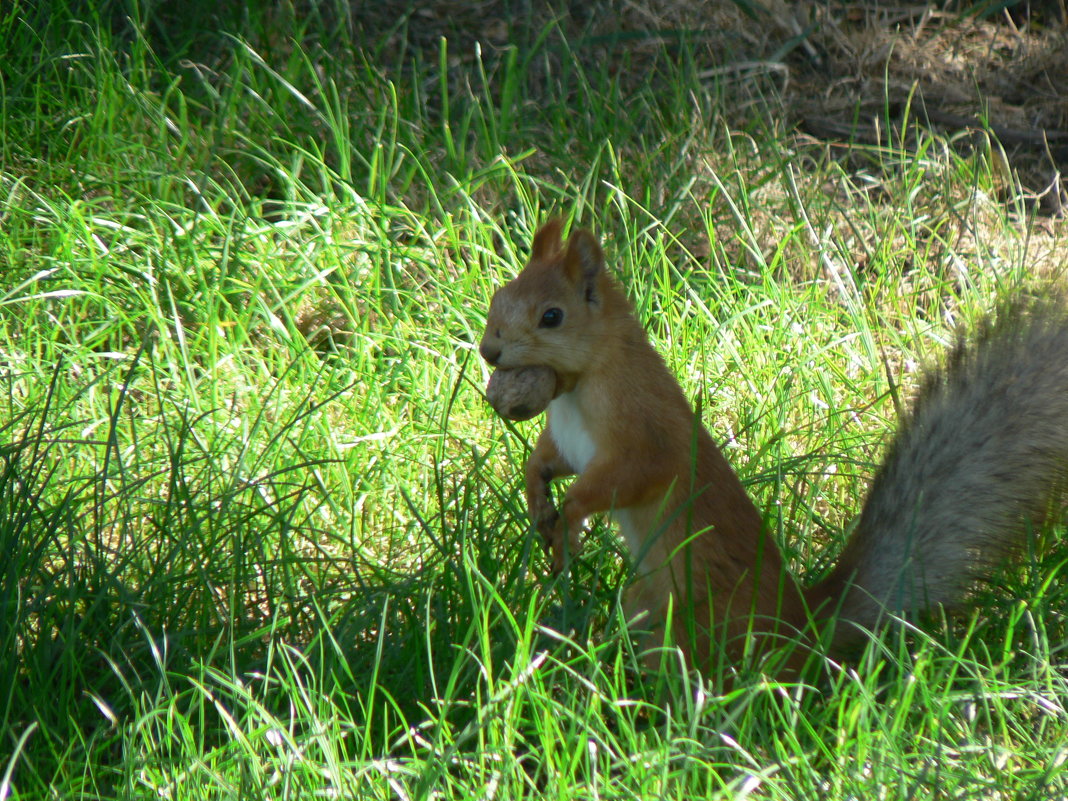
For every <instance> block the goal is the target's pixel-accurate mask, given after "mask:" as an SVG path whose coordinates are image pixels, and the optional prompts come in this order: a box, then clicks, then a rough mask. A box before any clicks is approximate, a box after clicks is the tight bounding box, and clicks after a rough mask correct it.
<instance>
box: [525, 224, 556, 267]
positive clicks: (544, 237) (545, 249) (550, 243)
mask: <svg viewBox="0 0 1068 801" xmlns="http://www.w3.org/2000/svg"><path fill="white" fill-rule="evenodd" d="M563 228H564V221H563V220H561V219H560V218H559V217H554V218H552V219H551V220H549V221H548V222H546V223H545V224H544V225H543V226H542V227H541V228H539V229H538V231H537V233H536V234H534V241H533V242H531V244H530V258H531V259H532V260H533V259H548V258H549V257H551V256H554V255H556V254H557V253H559V252H560V250H562V249H563V246H564V243H563V241H562V240H561V238H560V232H561V231H562V230H563Z"/></svg>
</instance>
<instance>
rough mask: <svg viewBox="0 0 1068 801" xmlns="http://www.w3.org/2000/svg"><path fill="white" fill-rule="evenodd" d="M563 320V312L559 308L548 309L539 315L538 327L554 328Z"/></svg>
mask: <svg viewBox="0 0 1068 801" xmlns="http://www.w3.org/2000/svg"><path fill="white" fill-rule="evenodd" d="M563 321H564V313H563V311H561V310H560V309H557V308H552V309H549V310H548V311H547V312H545V314H543V315H542V316H541V321H540V322H539V323H538V328H556V326H558V325H560V323H562V322H563Z"/></svg>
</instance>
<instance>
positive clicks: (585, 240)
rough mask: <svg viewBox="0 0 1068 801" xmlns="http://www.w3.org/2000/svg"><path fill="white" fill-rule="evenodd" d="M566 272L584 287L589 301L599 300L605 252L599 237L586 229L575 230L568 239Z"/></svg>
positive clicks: (565, 256) (572, 279)
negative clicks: (598, 239)
mask: <svg viewBox="0 0 1068 801" xmlns="http://www.w3.org/2000/svg"><path fill="white" fill-rule="evenodd" d="M564 272H565V273H567V276H568V278H570V279H571V281H572V282H573V283H575V284H578V285H579V286H581V287H583V290H584V291H585V295H586V302H587V303H594V302H596V300H597V278H598V276H600V274H601V273H602V272H604V252H603V251H602V250H601V243H600V242H598V241H597V237H596V236H594V235H593V234H592V233H590V232H589V231H586V230H579V231H575V232H574V233H572V234H571V238H570V239H569V240H568V241H567V253H566V254H565V255H564Z"/></svg>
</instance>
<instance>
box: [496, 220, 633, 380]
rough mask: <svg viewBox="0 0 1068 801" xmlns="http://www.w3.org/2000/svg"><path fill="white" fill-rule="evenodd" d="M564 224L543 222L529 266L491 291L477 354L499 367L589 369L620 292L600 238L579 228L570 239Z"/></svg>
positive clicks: (571, 372)
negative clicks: (562, 232) (564, 234)
mask: <svg viewBox="0 0 1068 801" xmlns="http://www.w3.org/2000/svg"><path fill="white" fill-rule="evenodd" d="M562 226H563V223H562V221H560V220H551V221H549V222H548V223H546V224H545V225H544V226H542V227H541V229H539V230H538V232H537V233H536V234H535V235H534V241H533V243H532V245H531V251H530V260H529V261H528V262H527V265H526V267H525V268H523V271H522V272H521V273H519V275H518V276H516V277H515V278H514V279H513V280H511V281H509V282H508V283H507V284H505V285H504V286H503V287H501V288H500V289H498V290H497V292H496V293H495V294H494V295H493V300H492V301H491V302H490V308H489V314H488V315H487V318H486V332H485V334H483V336H482V342H481V344H480V346H479V352H480V353H481V354H482V357H483V358H484V359H485V360H486V361H487V362H489V363H490V364H491V365H493V366H494V367H504V368H516V367H530V366H537V365H541V366H546V367H551V368H553V369H554V370H555V371H556V372H557V374H558V375H560V376H572V377H574V378H578V377H579V376H581V375H582V374H583V373H585V372H586V370H587V369H588V367H589V366H590V362H591V360H592V359H593V357H594V355H595V349H596V343H597V341H598V339H599V336H598V334H599V333H600V332H601V331H602V330H603V329H604V327H605V325H606V323H607V320H608V315H609V314H610V312H611V309H612V307H614V305H615V304H616V303H618V298H619V297H620V293H619V290H617V289H616V288H615V287H614V286H613V281H612V279H611V277H610V276H609V275H608V274H607V271H606V269H605V263H604V253H603V252H602V251H601V246H600V244H599V243H598V241H597V237H596V236H594V235H593V234H592V233H590V232H589V231H586V230H578V231H574V232H572V234H571V236H570V237H569V238H568V240H567V243H566V244H565V243H564V242H562V241H561V238H560V229H561V228H562Z"/></svg>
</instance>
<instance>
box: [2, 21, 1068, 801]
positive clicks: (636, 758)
mask: <svg viewBox="0 0 1068 801" xmlns="http://www.w3.org/2000/svg"><path fill="white" fill-rule="evenodd" d="M186 5H187V6H188V7H189V8H188V9H187V10H188V14H187V15H186V14H181V15H179V14H176V13H172V12H168V13H171V16H166V15H165V14H164V11H163V10H162V8H163V7H160V9H159V10H157V11H153V10H152V9H153V6H150V5H149V4H139V3H136V2H131V3H118V2H116V3H103V4H98V6H99V8H98V10H97V11H96V12H95V13H88V12H83V11H82V10H81V9H82V4H76V3H70V4H64V3H62V2H53V3H44V4H41V6H42V7H40V8H39V7H38V4H34V3H27V2H21V1H20V2H16V3H15V4H14V5H13V6H11V7H9V8H7V10H5V11H3V12H0V37H2V39H0V40H2V41H3V42H4V47H5V48H6V53H5V54H4V58H3V60H2V66H0V80H2V87H0V88H2V91H0V115H2V118H3V119H2V122H3V124H2V126H0V137H2V138H0V276H2V280H0V546H2V549H3V555H4V558H3V561H2V562H0V564H2V565H3V574H2V578H0V604H2V613H0V640H2V642H0V676H2V677H3V678H2V679H0V710H2V717H0V722H2V724H3V725H2V727H0V732H2V734H0V738H2V741H3V744H4V747H3V748H0V762H2V764H3V766H4V771H3V773H2V774H0V799H2V798H9V797H11V798H15V797H17V798H38V797H41V798H44V797H62V798H75V797H93V798H96V797H103V798H120V797H121V798H133V797H146V798H147V797H152V798H159V797H164V798H169V799H176V798H189V799H194V798H195V799H201V798H241V799H244V798H253V797H256V798H294V797H299V798H304V797H308V798H310V797H319V796H323V795H331V796H334V795H336V796H340V797H359V798H383V799H385V798H405V799H406V798H454V797H455V798H517V797H536V798H544V797H554V798H563V799H573V798H574V799H578V798H617V797H648V798H695V797H707V798H738V797H746V796H749V795H751V796H752V797H755V798H774V799H793V798H827V799H839V798H840V799H849V798H865V799H871V798H902V799H905V798H909V799H912V798H1013V799H1023V798H1035V799H1044V798H1056V797H1059V796H1063V795H1065V793H1066V789H1065V788H1066V787H1068V780H1066V775H1065V771H1064V768H1063V763H1064V761H1065V758H1066V756H1068V751H1066V750H1065V746H1064V743H1065V742H1068V712H1066V699H1068V688H1066V686H1065V679H1064V670H1065V664H1066V661H1068V657H1066V654H1065V646H1064V644H1063V643H1064V642H1065V641H1066V635H1068V631H1066V629H1068V625H1066V622H1065V610H1066V608H1068V595H1066V590H1065V589H1064V587H1063V586H1062V585H1063V583H1064V582H1062V581H1060V579H1059V571H1060V568H1061V564H1060V561H1061V558H1062V557H1061V556H1059V555H1058V553H1057V552H1056V550H1055V549H1051V550H1049V551H1048V552H1047V551H1046V550H1042V549H1036V551H1035V553H1034V554H1033V556H1032V558H1031V559H1029V560H1027V561H1026V563H1025V564H1024V566H1022V567H1020V568H1019V569H1017V570H1014V571H1012V572H1010V573H1008V574H1007V575H1005V576H1001V577H998V580H997V582H996V583H995V584H992V585H991V586H990V587H984V588H983V589H982V590H981V595H982V600H983V603H982V605H981V607H980V608H981V611H979V612H978V613H977V614H976V615H974V616H972V617H967V618H965V619H964V620H962V621H958V622H956V623H954V624H952V625H949V626H947V627H942V628H940V627H937V626H935V627H932V628H931V629H930V630H929V631H927V632H923V631H917V632H915V633H914V634H912V635H911V636H910V637H909V638H907V639H904V640H900V639H895V638H894V637H887V638H886V639H885V640H883V641H881V642H879V643H874V644H873V646H872V647H871V648H870V649H869V651H868V652H867V654H866V656H865V658H864V659H863V660H861V661H859V662H858V663H857V664H856V665H854V666H852V667H849V668H848V669H839V668H838V666H835V665H833V664H827V665H824V666H823V668H822V669H821V670H820V671H819V673H820V674H821V675H822V676H823V678H822V679H821V680H820V681H819V682H817V683H815V684H812V685H801V684H779V683H775V682H774V681H772V680H770V679H768V678H766V677H764V676H762V675H761V674H760V672H759V670H757V669H756V668H752V667H745V666H742V667H741V668H740V669H739V672H738V674H737V675H736V676H735V677H733V679H732V680H727V677H726V676H725V675H722V674H717V675H712V676H705V677H699V676H697V675H692V674H687V673H686V672H685V671H683V670H681V669H680V668H679V667H678V666H677V665H673V664H670V661H669V664H667V665H666V666H665V668H664V670H663V671H662V672H661V674H659V675H650V674H644V675H643V674H642V673H641V672H640V671H639V670H638V669H637V667H636V666H637V664H638V659H637V656H636V655H635V653H634V651H633V646H632V645H631V643H630V641H629V640H628V638H627V637H626V636H625V632H624V631H623V630H622V628H621V621H620V620H619V613H618V608H617V603H616V601H617V597H618V591H619V589H620V582H621V580H622V577H623V571H621V570H620V564H619V560H618V557H617V553H618V546H617V545H616V544H615V543H614V540H613V539H612V537H611V536H610V534H609V532H608V531H607V529H598V530H597V531H596V532H595V534H594V537H593V539H592V540H591V542H593V543H594V546H593V547H591V548H590V550H589V551H588V552H587V553H586V555H584V557H583V558H582V559H581V560H580V562H579V564H578V566H577V568H576V571H575V572H574V574H573V575H572V577H571V579H569V580H560V581H557V582H553V581H550V580H549V579H548V578H546V574H547V571H546V567H547V566H546V564H545V561H544V559H543V557H542V556H541V555H540V550H539V548H538V547H537V546H536V543H535V541H534V539H533V537H532V536H531V533H530V532H529V531H528V530H527V527H526V523H525V512H524V509H523V503H522V497H521V496H522V493H521V489H520V486H519V479H518V474H519V471H520V465H521V462H522V459H523V458H524V454H525V452H526V450H527V448H528V447H529V444H530V442H531V439H532V436H533V434H534V432H535V431H536V425H535V424H525V425H520V426H511V425H508V424H505V423H502V421H500V420H499V419H496V418H495V417H494V416H493V415H492V414H491V413H490V411H489V410H488V407H486V405H485V404H484V402H483V400H482V397H481V388H482V386H483V385H484V381H485V379H486V377H487V374H486V369H485V367H484V365H483V364H482V363H481V361H480V360H479V359H478V358H477V351H476V350H475V344H476V343H477V341H478V337H479V335H480V332H481V327H482V324H483V321H484V314H485V309H486V306H487V303H488V300H489V297H490V295H491V293H492V291H493V288H494V287H495V286H496V285H498V284H499V283H500V282H501V281H503V280H506V279H507V278H508V277H509V276H510V275H512V274H514V272H515V271H516V270H517V269H519V267H520V266H521V264H522V261H523V255H524V252H525V249H526V247H527V245H528V244H529V239H530V235H531V233H532V232H533V230H534V228H535V227H536V226H537V225H538V223H539V222H540V221H542V220H544V219H545V218H546V217H547V216H548V215H549V214H550V213H559V214H564V215H567V216H569V217H572V218H573V219H574V220H575V221H576V222H577V223H578V224H582V225H588V226H591V227H594V228H596V229H597V230H598V231H599V232H600V233H602V235H603V236H604V237H605V242H606V248H607V251H608V252H609V254H610V258H611V262H612V264H613V267H614V269H615V270H616V271H617V273H618V274H619V275H620V277H621V278H622V279H623V280H624V281H625V283H626V284H627V286H628V287H629V288H630V291H631V293H632V296H633V298H634V300H635V302H636V304H637V307H638V309H639V313H640V314H641V316H642V317H643V319H645V320H646V321H647V322H648V325H649V328H650V331H651V332H652V335H653V337H654V340H655V341H656V343H657V345H658V346H659V348H660V349H661V351H662V352H663V353H664V354H665V355H666V357H667V359H668V361H669V363H670V365H671V366H672V368H673V369H674V370H675V371H676V372H677V374H678V375H679V376H680V378H681V380H682V381H683V383H684V386H685V388H686V390H687V391H688V392H689V393H690V394H691V395H692V396H693V397H694V398H695V399H697V398H699V399H700V400H701V403H702V408H703V410H704V414H705V417H706V419H707V421H708V423H709V425H711V426H712V427H713V430H714V431H715V432H716V434H717V437H718V438H719V439H721V440H723V441H724V442H725V448H726V451H727V453H728V456H729V458H730V459H731V461H732V463H733V464H734V465H735V467H736V468H737V470H738V471H739V473H740V474H741V475H742V477H743V479H744V480H745V481H746V483H747V485H748V486H749V488H750V489H751V491H752V493H753V495H754V497H755V498H756V499H757V500H758V502H759V503H760V505H761V506H762V508H764V509H765V510H766V513H767V516H768V519H769V521H770V523H771V525H772V526H774V527H775V530H776V532H777V535H778V537H779V539H780V541H781V542H782V543H783V545H784V547H785V548H786V550H787V552H788V553H789V554H790V558H791V564H792V565H793V567H794V568H795V569H796V570H797V571H798V572H799V573H801V574H808V575H814V574H815V573H816V572H818V571H820V570H822V569H825V568H826V566H827V565H828V564H829V563H830V562H831V560H832V559H833V554H834V552H835V549H836V548H837V546H838V544H839V542H840V539H841V537H842V536H843V532H844V531H845V529H846V528H847V526H848V522H849V520H850V518H851V517H852V516H853V515H854V514H856V512H857V511H858V510H859V504H860V499H861V498H862V496H863V490H864V486H865V484H866V481H867V479H868V477H869V476H870V475H871V474H872V473H873V471H874V465H875V464H876V463H877V462H878V458H879V454H880V448H881V443H882V442H883V441H884V439H885V435H886V432H888V431H889V430H891V429H892V427H893V425H894V421H895V419H896V412H895V411H894V403H893V400H892V395H893V392H892V391H891V385H890V381H889V379H888V374H889V375H892V376H893V381H894V385H895V391H896V392H898V393H899V394H902V395H907V392H908V389H909V387H911V386H912V384H913V382H914V381H915V378H916V370H917V366H918V365H920V364H926V363H929V362H931V361H933V360H936V359H937V356H938V354H939V353H940V352H941V350H942V348H943V347H944V345H945V344H946V343H947V342H948V341H950V339H951V338H952V331H953V330H954V328H955V327H956V325H957V324H958V323H959V322H960V321H970V320H974V319H976V318H977V317H978V316H979V315H980V314H982V313H983V311H984V310H987V309H989V308H990V307H991V306H993V305H994V302H995V300H996V298H998V297H1001V296H1005V295H1011V294H1012V293H1013V292H1014V291H1017V290H1018V289H1019V288H1020V287H1021V286H1027V285H1028V284H1029V281H1030V280H1031V279H1030V274H1031V273H1032V271H1033V270H1034V269H1035V268H1034V265H1035V263H1036V262H1042V263H1043V264H1044V265H1046V268H1048V269H1050V270H1052V271H1054V272H1055V271H1056V270H1058V269H1059V268H1060V267H1061V265H1060V263H1059V262H1058V261H1057V259H1056V256H1055V254H1056V249H1057V246H1058V243H1057V240H1056V237H1055V235H1047V234H1042V233H1041V232H1040V231H1038V230H1036V229H1034V228H1033V227H1032V226H1031V220H1030V219H1029V218H1028V217H1027V214H1026V212H1021V210H1018V209H1012V208H1005V207H1004V206H1003V205H1002V204H1000V203H999V202H997V201H996V200H995V199H993V198H994V196H995V190H994V186H995V183H996V182H995V179H994V178H993V176H992V172H991V168H990V165H989V163H988V160H987V159H986V157H985V156H984V154H983V153H982V152H976V153H972V154H962V152H958V151H957V150H955V149H953V148H952V147H950V146H949V143H947V142H946V141H944V140H942V139H938V138H935V137H932V136H930V135H921V136H920V137H919V139H918V140H917V141H916V142H914V143H911V144H910V145H909V146H908V147H901V148H892V147H887V148H885V149H881V150H876V149H873V148H867V149H865V148H855V149H854V152H853V153H852V154H851V157H850V158H849V159H848V160H845V159H838V160H836V159H833V158H831V156H832V155H834V154H833V153H832V152H830V151H824V150H823V149H821V148H819V147H815V146H811V145H803V144H802V143H799V142H798V141H796V140H794V139H793V138H792V137H791V136H790V134H789V133H788V132H787V130H786V128H785V126H784V125H783V124H781V123H779V122H777V121H776V119H777V115H778V114H779V109H778V106H777V104H776V102H775V101H774V98H772V97H770V96H764V95H762V94H761V93H760V91H759V90H760V87H753V86H750V85H746V84H740V83H734V84H724V85H718V86H711V85H708V84H707V83H703V82H702V81H700V80H699V79H698V78H697V77H696V70H695V68H694V66H693V65H694V57H695V54H697V53H701V55H702V57H705V56H707V53H704V52H703V51H700V47H701V45H700V42H699V41H690V40H688V39H687V37H685V36H682V37H675V38H672V37H665V38H664V41H663V43H661V44H657V45H655V47H654V48H653V49H650V46H646V47H645V48H644V49H637V48H632V47H631V46H630V44H629V43H628V41H627V40H625V39H622V38H613V37H611V36H608V37H600V38H597V37H587V36H583V35H582V34H581V32H575V31H574V30H573V29H570V28H567V27H565V26H564V25H562V24H559V25H558V24H557V23H554V22H550V21H546V22H545V23H544V26H543V27H538V28H536V29H533V30H521V29H520V28H519V27H516V28H515V29H514V30H513V35H514V44H513V45H512V46H510V47H507V48H503V49H501V48H497V49H494V48H488V47H487V48H483V49H482V50H481V51H480V52H478V51H474V50H473V49H470V48H469V49H462V50H458V49H457V48H458V47H459V45H456V44H455V43H454V42H453V41H450V40H449V39H447V38H446V39H443V40H442V41H441V42H440V44H439V46H438V48H437V49H436V50H433V49H431V48H427V47H422V48H420V47H416V46H414V45H413V46H412V47H411V48H403V49H398V48H397V47H396V42H397V41H398V38H397V37H398V36H399V37H400V40H404V34H405V32H406V31H407V30H408V28H407V26H408V25H409V24H414V23H413V22H412V19H413V18H411V17H408V16H401V17H400V18H399V20H398V21H397V23H396V26H395V28H394V29H393V30H392V31H390V30H385V29H382V30H378V31H370V30H361V29H360V28H359V27H358V20H356V19H355V18H352V19H349V21H348V22H347V23H346V22H344V21H343V19H342V17H343V9H342V7H341V6H340V5H339V6H338V7H333V6H331V7H326V6H323V7H321V8H319V9H318V10H317V11H315V12H314V13H311V12H309V13H306V14H305V13H301V14H298V13H297V12H295V11H293V10H292V9H290V8H289V7H288V6H286V5H284V4H278V5H272V4H264V6H263V7H260V6H258V5H256V4H243V6H242V7H243V9H244V10H243V11H242V12H240V13H238V12H237V11H235V12H233V13H231V12H230V11H228V10H227V9H226V8H216V6H217V5H222V6H225V5H226V4H211V3H200V2H196V3H191V4H186ZM287 9H288V10H287ZM391 37H392V38H391ZM413 41H414V38H413ZM459 41H461V42H462V41H464V40H463V38H462V37H461V38H460V39H459ZM398 52H399V55H398V54H397V53H398ZM731 109H741V110H742V111H731ZM624 110H625V111H624ZM1054 230H1055V231H1056V229H1054ZM1051 253H1052V254H1054V255H1053V257H1052V258H1051V257H1050V254H1051Z"/></svg>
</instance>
